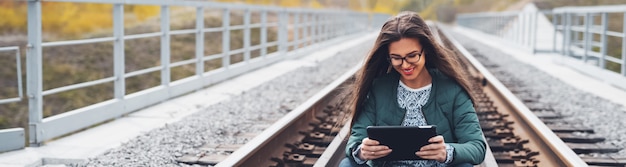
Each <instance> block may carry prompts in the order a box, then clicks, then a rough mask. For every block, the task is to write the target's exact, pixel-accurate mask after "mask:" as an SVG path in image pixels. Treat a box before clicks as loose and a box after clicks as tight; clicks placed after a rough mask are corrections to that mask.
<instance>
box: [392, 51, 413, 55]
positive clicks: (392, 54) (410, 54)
mask: <svg viewBox="0 0 626 167" xmlns="http://www.w3.org/2000/svg"><path fill="white" fill-rule="evenodd" d="M415 53H417V50H414V51H411V52H409V53H407V54H406V55H405V56H409V55H411V54H415ZM389 55H390V56H402V55H399V54H395V53H390V54H389Z"/></svg>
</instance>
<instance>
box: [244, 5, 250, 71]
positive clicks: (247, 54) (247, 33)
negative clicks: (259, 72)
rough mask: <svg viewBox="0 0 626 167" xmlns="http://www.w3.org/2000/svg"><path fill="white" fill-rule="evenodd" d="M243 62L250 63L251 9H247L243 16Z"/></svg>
mask: <svg viewBox="0 0 626 167" xmlns="http://www.w3.org/2000/svg"><path fill="white" fill-rule="evenodd" d="M243 25H244V28H243V48H245V49H244V50H245V51H244V52H243V60H244V62H246V63H249V61H250V8H246V9H245V11H244V15H243Z"/></svg>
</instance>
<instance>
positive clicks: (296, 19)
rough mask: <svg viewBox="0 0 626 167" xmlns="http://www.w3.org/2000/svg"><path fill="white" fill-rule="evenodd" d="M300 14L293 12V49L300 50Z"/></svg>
mask: <svg viewBox="0 0 626 167" xmlns="http://www.w3.org/2000/svg"><path fill="white" fill-rule="evenodd" d="M299 31H300V12H297V11H295V12H293V49H294V50H296V49H298V48H300V37H299Z"/></svg>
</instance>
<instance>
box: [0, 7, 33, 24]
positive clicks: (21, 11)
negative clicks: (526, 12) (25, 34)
mask: <svg viewBox="0 0 626 167" xmlns="http://www.w3.org/2000/svg"><path fill="white" fill-rule="evenodd" d="M23 4H24V3H14V2H13V1H0V18H2V19H0V30H2V31H4V30H20V29H21V30H23V29H26V19H24V18H26V10H27V9H26V5H23Z"/></svg>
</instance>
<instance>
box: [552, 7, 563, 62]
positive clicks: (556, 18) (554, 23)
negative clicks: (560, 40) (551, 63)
mask: <svg viewBox="0 0 626 167" xmlns="http://www.w3.org/2000/svg"><path fill="white" fill-rule="evenodd" d="M561 21H562V20H561ZM552 25H553V26H554V34H553V35H552V52H553V53H556V34H557V32H558V27H559V22H558V16H557V14H556V13H552Z"/></svg>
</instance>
